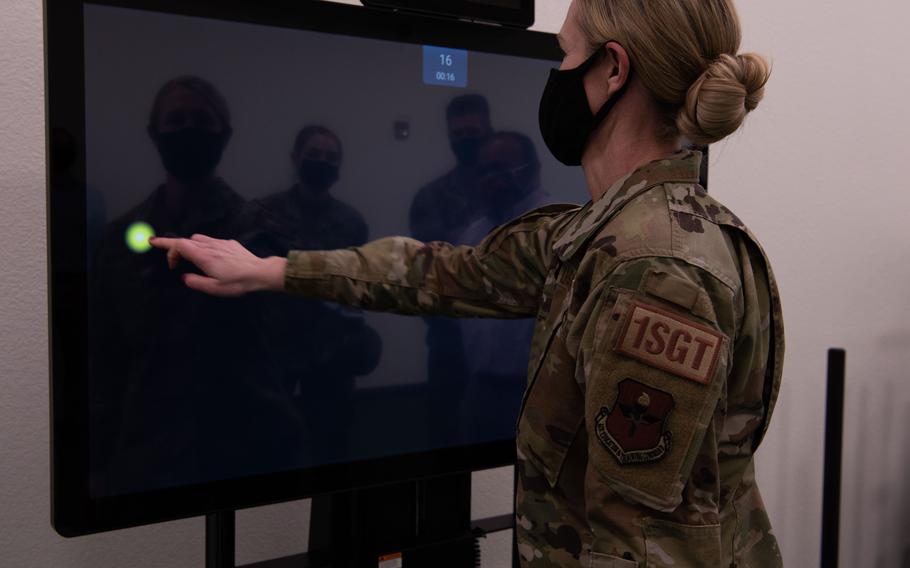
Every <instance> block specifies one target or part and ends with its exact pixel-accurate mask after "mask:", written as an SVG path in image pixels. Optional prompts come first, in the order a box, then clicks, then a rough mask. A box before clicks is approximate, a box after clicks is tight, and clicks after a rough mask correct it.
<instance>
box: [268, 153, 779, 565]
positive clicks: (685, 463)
mask: <svg viewBox="0 0 910 568" xmlns="http://www.w3.org/2000/svg"><path fill="white" fill-rule="evenodd" d="M700 162H701V156H700V154H698V153H697V152H682V153H680V154H677V155H675V156H673V157H671V158H670V159H666V160H660V161H655V162H652V163H650V164H648V165H646V166H643V167H641V168H639V169H637V170H636V171H634V172H632V173H631V174H629V175H628V176H626V177H625V178H623V179H621V180H620V181H618V182H617V183H616V184H614V186H613V187H611V188H610V189H609V190H608V191H607V192H606V193H605V195H604V196H603V197H602V198H601V199H599V200H598V201H596V202H594V203H588V204H587V205H585V206H583V207H577V206H568V205H554V206H548V207H544V208H542V209H538V210H535V211H533V212H531V213H528V214H526V215H524V216H522V217H520V218H519V219H517V220H515V221H513V222H511V223H509V224H507V225H505V226H503V227H500V228H498V229H496V230H494V231H493V232H492V233H490V235H489V236H487V238H486V239H485V240H484V241H483V242H482V243H481V244H480V245H479V246H477V247H454V246H452V245H448V244H445V243H440V242H434V243H427V244H424V243H420V242H417V241H415V240H413V239H408V238H401V237H396V238H386V239H381V240H378V241H375V242H373V243H370V244H367V245H365V246H363V247H359V248H354V249H348V250H343V251H330V252H292V253H291V254H290V255H289V257H288V258H289V262H288V268H287V272H286V280H285V285H286V288H287V290H288V291H291V292H294V293H300V294H305V295H308V296H318V297H321V298H324V299H329V300H335V301H338V302H342V303H345V304H349V305H352V306H357V307H361V308H366V309H372V310H383V311H391V312H396V313H406V314H436V315H440V314H442V315H450V316H475V317H477V316H480V317H501V318H509V317H536V318H537V325H536V331H535V336H534V342H533V347H532V351H531V360H530V363H529V367H528V387H527V390H526V392H525V395H524V401H523V403H522V411H521V414H520V418H519V421H518V433H517V445H518V448H517V449H518V473H519V482H518V487H517V495H516V530H517V533H516V536H517V540H518V548H519V553H520V555H521V563H522V566H526V567H528V568H537V567H551V566H554V567H570V566H571V567H576V566H585V567H592V568H633V567H665V566H666V567H669V566H672V567H674V568H682V567H693V566H704V567H712V568H713V567H718V566H723V567H731V566H736V567H745V566H756V567H759V566H760V567H762V568H765V567H775V566H780V565H781V558H780V553H779V551H778V547H777V542H776V540H775V538H774V536H773V534H772V532H771V527H770V523H769V521H768V517H767V515H766V513H765V510H764V505H763V504H762V500H761V497H760V495H759V492H758V488H757V486H756V484H755V477H754V465H753V454H754V452H755V449H756V448H757V447H758V445H759V443H760V442H761V440H762V437H763V436H764V434H765V432H766V430H767V427H768V421H769V418H770V416H771V412H772V410H773V408H774V403H775V401H776V398H777V394H778V391H779V388H780V378H781V367H782V361H783V356H784V332H783V322H782V317H781V306H780V297H779V293H778V290H777V286H776V283H775V280H774V277H773V274H772V272H771V269H770V266H769V264H768V260H767V258H766V256H765V254H764V252H763V251H762V249H761V247H760V245H759V244H758V242H757V240H756V239H755V238H754V237H753V236H752V234H751V233H750V232H749V230H748V229H747V228H746V227H745V226H744V224H743V223H742V222H741V221H740V220H739V219H738V218H737V217H736V216H735V215H734V214H733V213H732V212H731V211H730V210H728V209H727V208H726V207H724V206H723V205H721V204H719V203H718V202H717V201H715V200H714V199H713V198H711V197H710V196H708V195H707V193H706V192H705V191H704V190H703V189H702V188H701V187H700V186H699V185H698V173H699V165H700Z"/></svg>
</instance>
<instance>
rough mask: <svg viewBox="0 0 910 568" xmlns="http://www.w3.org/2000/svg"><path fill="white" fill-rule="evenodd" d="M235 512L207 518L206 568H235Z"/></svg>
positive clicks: (215, 514)
mask: <svg viewBox="0 0 910 568" xmlns="http://www.w3.org/2000/svg"><path fill="white" fill-rule="evenodd" d="M235 528H236V527H235V522H234V511H221V512H218V513H211V514H208V515H206V516H205V568H235V566H234V562H235V560H234V535H235Z"/></svg>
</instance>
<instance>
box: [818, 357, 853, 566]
mask: <svg viewBox="0 0 910 568" xmlns="http://www.w3.org/2000/svg"><path fill="white" fill-rule="evenodd" d="M846 358H847V355H846V353H845V352H844V350H843V349H831V350H829V351H828V396H827V405H826V410H825V481H824V491H823V497H822V563H821V566H822V568H837V566H838V553H839V548H840V487H841V464H842V463H843V462H842V459H843V433H844V372H845V363H846Z"/></svg>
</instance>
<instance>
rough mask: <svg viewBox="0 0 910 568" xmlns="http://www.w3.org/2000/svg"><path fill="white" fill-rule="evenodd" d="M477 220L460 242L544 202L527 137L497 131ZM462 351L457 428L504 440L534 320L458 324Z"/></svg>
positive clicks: (483, 174)
mask: <svg viewBox="0 0 910 568" xmlns="http://www.w3.org/2000/svg"><path fill="white" fill-rule="evenodd" d="M477 169H478V187H479V189H480V194H479V203H480V204H481V210H480V217H478V219H477V220H476V221H474V222H473V223H472V224H471V225H470V226H468V227H467V228H466V229H465V232H464V233H463V235H462V237H461V238H460V240H461V242H463V243H465V244H468V245H471V246H475V245H478V244H480V241H481V240H483V238H484V237H486V236H487V234H488V233H489V232H490V231H491V230H493V228H494V227H496V226H498V225H501V224H503V223H505V222H507V221H510V220H512V219H514V218H516V217H518V216H519V215H521V214H522V213H525V212H526V211H530V210H531V209H536V208H537V207H540V206H541V205H543V204H544V203H546V202H547V199H548V197H549V195H548V194H547V193H546V192H545V191H543V189H542V188H541V186H540V159H539V158H538V156H537V150H536V149H535V148H534V143H533V142H532V141H531V139H530V138H528V137H527V136H525V135H524V134H520V133H518V132H497V133H496V134H493V135H492V136H491V137H490V139H489V140H488V141H487V142H485V143H484V144H483V146H481V147H480V150H479V153H478V157H477ZM456 321H457V323H458V326H459V328H460V332H461V344H462V345H463V346H464V351H465V371H466V377H467V380H468V388H467V393H466V394H465V397H464V398H465V404H469V405H470V408H469V409H467V408H466V411H465V412H463V415H464V416H463V419H462V420H461V424H462V425H463V427H465V428H466V429H467V439H469V440H477V439H495V438H501V439H508V438H511V437H512V436H514V434H515V419H516V417H517V416H518V406H519V404H520V402H521V393H522V391H523V390H524V387H525V383H526V382H527V366H528V356H529V351H530V347H531V337H532V336H533V335H534V322H533V320H520V321H507V320H497V319H461V320H456Z"/></svg>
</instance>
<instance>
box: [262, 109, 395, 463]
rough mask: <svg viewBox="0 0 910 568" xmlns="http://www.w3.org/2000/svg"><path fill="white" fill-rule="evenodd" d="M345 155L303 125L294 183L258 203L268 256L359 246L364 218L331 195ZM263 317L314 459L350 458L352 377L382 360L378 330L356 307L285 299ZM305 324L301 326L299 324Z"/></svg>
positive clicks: (323, 133)
mask: <svg viewBox="0 0 910 568" xmlns="http://www.w3.org/2000/svg"><path fill="white" fill-rule="evenodd" d="M343 158H344V152H343V148H342V144H341V140H340V139H339V138H338V136H337V135H336V134H335V133H334V132H332V131H331V130H329V129H327V128H325V127H322V126H307V127H305V128H303V129H301V130H300V132H299V133H298V134H297V137H296V140H295V141H294V147H293V149H292V151H291V165H292V166H293V168H294V171H295V172H296V177H297V181H296V183H295V184H294V186H293V187H291V188H290V189H288V190H286V191H282V192H280V193H276V194H273V195H270V196H268V197H266V198H264V199H262V200H261V201H260V203H259V204H260V205H261V206H262V207H263V208H264V209H265V212H266V215H267V217H268V219H269V222H268V223H266V224H264V225H266V226H267V227H268V228H269V229H271V230H272V232H274V233H275V234H274V236H273V237H272V239H271V241H270V242H273V243H275V245H273V246H272V247H271V250H269V251H268V252H269V254H277V255H281V256H285V255H287V253H288V252H289V251H291V250H326V249H338V248H347V247H353V246H359V245H362V244H364V243H366V241H367V238H368V231H367V224H366V222H365V221H364V219H363V216H362V215H361V214H360V213H359V212H358V211H357V210H356V209H354V208H353V207H351V206H350V205H348V204H347V203H344V202H343V201H340V200H338V199H337V198H335V197H333V196H332V195H331V193H330V190H331V188H332V187H333V186H334V185H335V184H336V182H337V181H338V179H339V171H340V168H341V165H342V161H343ZM266 302H267V308H266V311H265V317H264V321H265V324H266V326H267V327H266V329H265V333H266V334H267V337H268V343H269V346H270V349H271V350H272V351H274V357H275V360H276V361H277V362H278V366H279V368H280V369H281V375H282V382H283V383H284V385H285V388H286V390H287V391H289V392H291V393H293V396H294V400H295V401H296V404H297V405H298V407H299V408H300V410H301V412H302V414H303V417H304V419H305V420H306V422H307V424H308V426H309V430H310V431H311V432H312V434H313V444H314V445H313V448H312V454H313V457H314V459H315V460H316V461H317V462H319V463H324V462H329V461H339V460H344V459H347V458H349V456H348V455H347V449H348V445H349V441H350V426H351V423H352V404H353V394H354V380H355V377H357V376H361V375H366V374H368V373H369V372H371V371H372V370H373V369H374V368H375V367H376V365H377V363H378V362H379V357H380V354H381V351H382V344H381V340H380V338H379V334H378V333H376V332H375V331H374V330H373V329H372V328H371V327H369V326H368V325H366V322H365V321H364V318H363V316H362V314H361V313H360V312H359V311H357V310H352V309H341V308H340V307H338V306H337V304H328V303H323V302H318V301H303V302H295V301H294V300H293V299H292V298H288V297H272V298H268V299H267V300H266ZM301 322H306V325H301Z"/></svg>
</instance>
